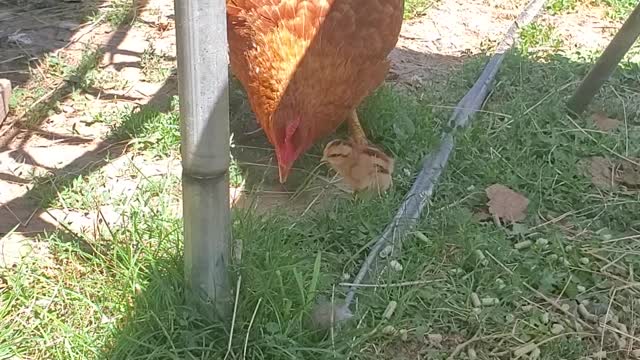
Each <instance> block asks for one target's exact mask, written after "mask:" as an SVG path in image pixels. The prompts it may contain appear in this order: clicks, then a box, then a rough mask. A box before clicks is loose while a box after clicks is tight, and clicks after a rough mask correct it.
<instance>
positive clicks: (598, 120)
mask: <svg viewBox="0 0 640 360" xmlns="http://www.w3.org/2000/svg"><path fill="white" fill-rule="evenodd" d="M591 121H593V124H594V125H595V126H596V127H597V128H598V129H600V130H602V131H611V130H613V129H615V128H617V127H618V126H620V124H621V122H620V120H616V119H612V118H610V117H608V116H607V114H605V113H603V112H600V111H599V112H597V113H595V114H593V115H592V116H591Z"/></svg>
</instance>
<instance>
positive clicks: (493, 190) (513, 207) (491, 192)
mask: <svg viewBox="0 0 640 360" xmlns="http://www.w3.org/2000/svg"><path fill="white" fill-rule="evenodd" d="M485 192H486V193H487V197H488V198H489V212H490V213H491V214H493V215H494V216H496V217H498V218H500V219H503V220H507V221H510V222H517V221H522V220H524V219H525V218H526V216H527V206H529V199H527V198H526V197H525V196H523V195H521V194H519V193H517V192H515V191H513V190H511V189H509V188H508V187H506V186H504V185H500V184H494V185H491V186H489V187H488V188H487V189H486V190H485Z"/></svg>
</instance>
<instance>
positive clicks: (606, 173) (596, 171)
mask: <svg viewBox="0 0 640 360" xmlns="http://www.w3.org/2000/svg"><path fill="white" fill-rule="evenodd" d="M614 167H615V165H614V164H613V163H612V162H611V161H610V160H609V159H607V158H604V157H601V156H594V157H592V158H590V159H588V160H587V164H586V172H587V176H589V177H590V178H591V182H592V183H593V185H595V186H597V187H599V188H604V189H611V188H612V187H613V185H614V184H613V176H612V171H613V168H614Z"/></svg>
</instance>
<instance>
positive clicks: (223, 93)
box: [175, 0, 232, 319]
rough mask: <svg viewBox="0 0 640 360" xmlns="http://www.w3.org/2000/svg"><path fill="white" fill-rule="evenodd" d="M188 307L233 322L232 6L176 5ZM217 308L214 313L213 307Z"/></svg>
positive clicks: (214, 2) (218, 2)
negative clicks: (229, 35) (228, 15)
mask: <svg viewBox="0 0 640 360" xmlns="http://www.w3.org/2000/svg"><path fill="white" fill-rule="evenodd" d="M175 13H176V37H177V54H178V56H177V60H178V79H179V86H178V90H179V95H180V116H181V134H182V148H181V152H182V168H183V170H182V190H183V195H182V196H183V203H184V204H183V210H184V211H183V217H184V261H185V277H186V281H187V289H188V292H187V299H188V300H189V302H192V303H195V304H197V305H198V307H200V308H202V306H203V305H204V310H205V312H206V313H207V314H210V315H215V316H213V317H212V318H223V319H227V318H228V316H229V315H230V312H231V306H232V300H231V299H232V295H231V287H230V279H229V276H230V274H229V272H228V261H229V254H230V246H229V238H230V236H231V225H230V214H229V175H228V168H229V158H230V155H229V81H228V80H229V79H228V62H229V59H228V49H227V21H226V19H227V18H226V5H225V0H175ZM211 305H213V306H211Z"/></svg>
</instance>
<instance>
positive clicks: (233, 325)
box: [224, 275, 242, 360]
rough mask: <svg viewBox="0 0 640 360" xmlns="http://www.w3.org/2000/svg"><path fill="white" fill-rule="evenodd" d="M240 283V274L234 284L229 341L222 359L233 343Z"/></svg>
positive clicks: (225, 356) (228, 352) (226, 355)
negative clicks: (234, 291)
mask: <svg viewBox="0 0 640 360" xmlns="http://www.w3.org/2000/svg"><path fill="white" fill-rule="evenodd" d="M241 283H242V275H240V276H238V282H237V284H236V300H235V303H234V305H233V317H232V318H231V331H230V332H229V342H228V343H227V353H226V354H225V355H224V360H227V357H229V354H231V345H232V343H233V329H234V328H235V326H236V315H237V314H238V299H239V298H240V284H241Z"/></svg>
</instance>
